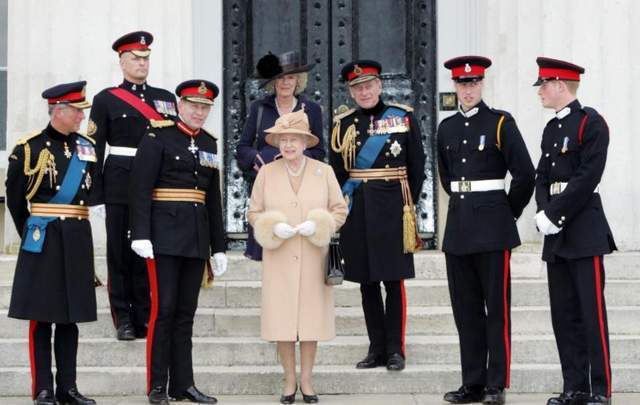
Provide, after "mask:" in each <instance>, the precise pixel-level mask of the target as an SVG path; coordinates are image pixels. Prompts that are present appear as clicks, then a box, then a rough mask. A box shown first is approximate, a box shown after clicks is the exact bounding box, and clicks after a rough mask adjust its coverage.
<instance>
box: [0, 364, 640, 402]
mask: <svg viewBox="0 0 640 405" xmlns="http://www.w3.org/2000/svg"><path fill="white" fill-rule="evenodd" d="M612 369H613V371H612V373H613V375H614V376H615V377H614V378H615V390H616V392H635V391H637V389H638V386H639V385H640V366H638V365H628V364H613V365H612ZM194 372H195V381H196V385H197V386H198V387H199V388H200V389H201V390H202V391H204V392H207V393H212V394H217V395H253V394H260V395H279V393H280V390H281V388H282V368H281V367H280V366H234V367H225V366H222V367H195V368H194ZM459 385H460V369H459V367H458V366H455V365H409V366H408V367H407V368H406V369H405V370H404V371H402V372H389V371H387V370H386V369H385V368H381V367H379V368H376V369H370V370H357V369H355V368H354V367H351V366H317V367H315V368H314V386H315V389H316V391H317V392H318V393H320V394H340V393H350V394H361V393H367V394H381V393H384V394H393V393H442V392H445V391H447V390H450V389H452V387H458V386H459ZM561 385H562V383H561V377H560V367H559V366H557V365H555V364H512V366H511V389H512V390H513V391H514V392H554V391H556V392H557V391H558V390H560V389H561V388H562V387H561ZM30 387H31V377H30V371H29V368H28V367H3V368H0V392H1V393H2V394H3V395H5V396H16V395H28V393H29V390H30ZM78 387H79V388H80V390H81V391H82V392H83V393H84V394H87V395H92V396H93V395H118V396H123V395H143V394H144V392H145V389H146V370H145V369H144V368H143V367H79V368H78Z"/></svg>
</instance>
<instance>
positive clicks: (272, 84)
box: [264, 72, 309, 96]
mask: <svg viewBox="0 0 640 405" xmlns="http://www.w3.org/2000/svg"><path fill="white" fill-rule="evenodd" d="M292 74H294V75H296V76H297V80H296V89H295V91H294V94H295V95H296V96H297V95H298V94H300V93H302V92H303V91H304V90H305V89H306V88H307V83H308V82H309V73H308V72H302V73H292ZM264 88H265V90H266V91H267V92H268V93H269V94H276V79H274V80H271V81H269V83H267V84H266V85H265V86H264Z"/></svg>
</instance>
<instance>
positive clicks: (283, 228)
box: [273, 222, 298, 239]
mask: <svg viewBox="0 0 640 405" xmlns="http://www.w3.org/2000/svg"><path fill="white" fill-rule="evenodd" d="M296 233H298V230H297V229H296V228H294V227H292V226H291V225H289V224H287V223H286V222H278V223H277V224H275V225H274V226H273V234H274V235H276V236H277V237H278V238H280V239H289V238H291V237H293V236H294V235H295V234H296Z"/></svg>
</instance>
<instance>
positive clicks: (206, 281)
mask: <svg viewBox="0 0 640 405" xmlns="http://www.w3.org/2000/svg"><path fill="white" fill-rule="evenodd" d="M203 270H204V271H203V272H202V283H201V284H200V287H201V288H211V287H213V269H212V268H211V262H210V261H209V260H206V261H205V265H204V269H203Z"/></svg>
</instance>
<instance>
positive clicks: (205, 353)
mask: <svg viewBox="0 0 640 405" xmlns="http://www.w3.org/2000/svg"><path fill="white" fill-rule="evenodd" d="M610 344H611V361H612V362H614V363H624V364H640V335H612V336H610ZM145 345H146V342H145V340H136V341H133V342H119V341H117V340H115V339H114V338H89V339H84V338H81V339H80V346H79V350H78V366H81V367H119V366H122V365H124V364H126V365H128V366H132V367H144V366H145V364H146V363H145V361H146V359H145ZM406 345H407V348H406V353H407V361H408V364H415V365H420V364H423V365H428V364H456V362H458V361H459V359H460V352H459V347H458V336H456V335H452V336H448V335H445V336H437V335H422V336H407V342H406ZM368 347H369V340H368V339H367V337H365V336H339V337H337V338H335V339H333V340H331V341H328V342H320V343H319V346H318V354H317V357H316V364H317V365H347V366H349V365H355V364H356V363H357V362H358V361H359V360H361V359H362V357H364V355H365V354H366V353H367V349H368ZM511 352H512V361H513V362H514V363H530V364H539V363H547V364H556V363H558V362H559V360H558V355H557V350H556V344H555V339H554V337H553V335H515V336H513V339H512V349H511ZM193 363H194V366H252V365H255V366H268V365H277V364H278V359H277V355H276V345H275V344H273V343H271V342H266V341H264V340H262V339H260V338H258V337H240V338H239V337H233V338H215V337H209V338H207V337H199V338H194V339H193ZM27 364H29V353H28V340H27V339H0V367H19V366H24V365H27Z"/></svg>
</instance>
